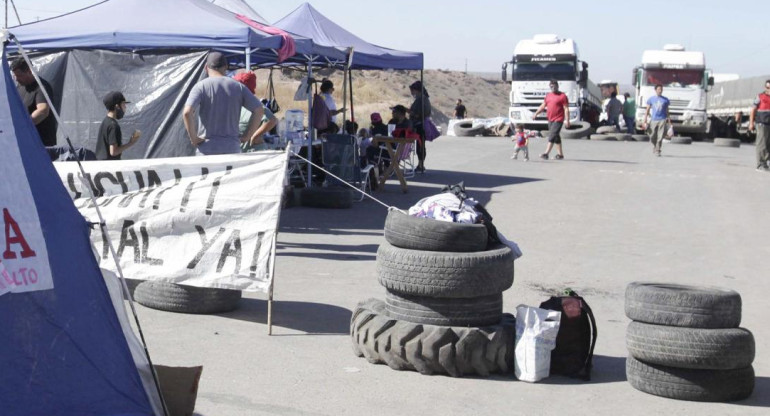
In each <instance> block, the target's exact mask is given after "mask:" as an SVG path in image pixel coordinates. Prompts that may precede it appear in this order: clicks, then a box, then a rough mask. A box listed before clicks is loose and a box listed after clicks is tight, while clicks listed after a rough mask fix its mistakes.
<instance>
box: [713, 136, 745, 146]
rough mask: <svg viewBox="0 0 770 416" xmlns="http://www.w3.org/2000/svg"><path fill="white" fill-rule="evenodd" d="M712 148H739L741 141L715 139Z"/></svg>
mask: <svg viewBox="0 0 770 416" xmlns="http://www.w3.org/2000/svg"><path fill="white" fill-rule="evenodd" d="M714 146H719V147H741V141H740V140H739V139H723V138H720V137H717V138H716V139H714Z"/></svg>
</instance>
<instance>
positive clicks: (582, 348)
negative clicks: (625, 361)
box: [540, 289, 596, 381]
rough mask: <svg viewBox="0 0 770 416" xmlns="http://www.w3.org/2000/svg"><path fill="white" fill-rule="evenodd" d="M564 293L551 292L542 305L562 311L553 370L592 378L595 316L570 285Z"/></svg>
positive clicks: (542, 307) (552, 355)
mask: <svg viewBox="0 0 770 416" xmlns="http://www.w3.org/2000/svg"><path fill="white" fill-rule="evenodd" d="M564 293H565V296H552V297H551V298H550V299H548V300H547V301H545V302H543V303H541V304H540V308H541V309H549V310H552V311H559V312H561V322H560V324H559V333H558V335H557V336H556V348H554V349H553V351H551V374H552V375H554V374H558V375H564V376H569V377H576V378H580V379H583V380H586V381H588V380H591V368H592V367H593V363H592V361H593V358H594V347H595V346H596V320H595V319H594V313H593V312H592V311H591V307H590V306H588V303H586V301H585V299H583V298H582V297H580V296H578V294H577V293H575V292H574V291H572V290H570V289H567V290H565V291H564Z"/></svg>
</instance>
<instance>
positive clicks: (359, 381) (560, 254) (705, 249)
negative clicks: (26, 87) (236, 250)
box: [138, 137, 770, 416]
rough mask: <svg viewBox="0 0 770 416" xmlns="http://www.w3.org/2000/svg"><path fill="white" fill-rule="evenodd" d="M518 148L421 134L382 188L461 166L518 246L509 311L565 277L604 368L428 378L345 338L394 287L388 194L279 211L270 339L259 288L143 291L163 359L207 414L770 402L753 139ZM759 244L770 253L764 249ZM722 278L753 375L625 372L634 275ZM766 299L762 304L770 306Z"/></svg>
mask: <svg viewBox="0 0 770 416" xmlns="http://www.w3.org/2000/svg"><path fill="white" fill-rule="evenodd" d="M532 142H533V143H531V153H532V160H531V161H529V162H524V161H522V160H510V159H509V156H510V155H511V153H512V151H513V146H512V143H511V142H510V141H509V140H508V139H502V138H483V137H478V138H455V137H441V138H440V139H439V140H437V141H435V142H433V143H430V144H429V145H428V159H427V161H426V167H427V172H426V173H425V174H424V175H419V174H418V176H417V177H416V178H414V180H412V181H410V185H409V192H408V193H407V194H402V193H401V192H400V189H399V188H398V187H397V185H396V184H395V182H389V183H388V185H386V188H385V190H383V191H380V192H377V193H376V194H375V196H376V197H377V198H380V199H381V200H382V201H383V202H385V203H386V204H388V205H394V206H398V207H400V208H408V207H409V206H410V205H412V204H413V203H415V202H416V201H417V200H419V199H420V198H422V197H425V196H428V195H432V194H435V193H438V192H439V190H440V189H441V187H442V186H443V185H446V184H454V183H457V182H460V181H464V182H465V185H466V187H467V190H468V193H469V195H470V196H472V197H474V198H476V199H477V200H479V201H480V202H482V203H484V204H485V206H486V207H487V209H488V210H489V212H490V213H491V214H492V215H493V217H494V223H495V225H496V226H497V227H498V229H499V230H501V231H502V232H503V233H504V234H505V235H506V236H507V237H508V238H510V239H512V240H514V241H516V242H517V243H518V244H519V246H520V247H521V249H522V251H523V252H524V256H523V257H522V258H521V259H519V260H517V261H516V263H515V267H516V281H515V282H514V285H513V287H512V288H511V289H509V290H508V291H506V292H505V294H504V302H505V309H506V311H508V312H512V311H514V310H515V307H516V306H517V305H519V304H528V305H534V306H537V305H538V304H539V303H540V302H541V301H543V300H545V299H547V298H548V297H549V296H550V295H551V294H555V293H557V292H559V291H561V290H562V289H564V288H566V287H570V288H573V289H574V290H576V291H577V292H578V293H580V294H581V295H583V296H584V297H585V298H586V299H587V301H588V302H589V303H590V305H591V306H592V308H593V310H594V313H595V315H596V318H597V323H598V329H599V339H598V343H597V347H596V356H595V359H594V365H595V368H594V372H593V380H592V381H591V382H581V381H576V380H572V379H567V378H562V377H552V378H549V379H546V380H544V381H543V382H541V383H537V384H530V383H525V382H520V381H517V380H516V379H515V378H514V377H513V376H512V375H510V376H496V377H491V378H487V379H483V378H459V379H458V378H451V377H446V376H423V375H420V374H418V373H415V372H399V371H394V370H391V369H390V368H388V367H387V366H385V365H372V364H369V363H368V362H367V361H366V360H365V359H363V358H358V357H356V356H355V355H354V354H353V352H352V349H351V342H350V337H349V335H348V331H349V321H350V316H351V313H352V310H353V309H354V308H355V306H356V304H357V303H358V302H359V301H361V300H364V299H367V298H370V297H377V298H384V289H383V288H382V287H380V286H379V284H378V283H377V278H376V274H375V257H376V251H377V246H378V244H380V243H381V242H382V241H384V239H383V236H382V228H383V224H384V220H385V215H386V209H385V208H384V207H382V206H380V205H379V204H377V203H375V202H372V201H365V202H362V203H357V204H355V205H354V207H353V208H352V209H348V210H319V209H310V208H300V207H295V208H290V209H286V210H284V211H283V213H282V218H281V231H280V235H279V238H278V240H279V246H278V257H277V261H276V281H275V299H276V303H275V307H274V328H273V334H274V335H273V336H268V335H267V327H266V320H267V306H266V302H265V299H266V296H265V295H264V294H246V295H245V296H246V298H245V299H243V301H242V305H241V307H240V309H238V310H237V311H234V312H231V313H227V314H221V315H208V316H197V315H184V314H173V313H168V312H161V311H156V310H151V309H147V308H144V307H141V306H138V310H139V314H140V319H141V321H142V324H143V328H144V331H145V337H146V339H147V341H148V344H149V349H150V352H151V354H152V357H153V360H154V361H155V362H156V363H160V364H166V365H180V366H185V365H203V366H204V369H203V377H202V379H201V383H200V390H199V393H198V402H197V407H196V414H197V415H205V416H220V415H227V416H240V415H268V414H270V415H410V414H421V415H460V414H463V415H470V414H473V415H475V414H480V415H503V414H505V415H550V414H557V413H565V412H568V413H569V414H573V415H582V414H585V415H589V414H590V415H618V414H623V415H649V414H677V415H679V416H683V415H753V414H756V415H759V414H767V413H768V409H767V408H768V407H770V357H769V356H768V353H767V351H768V347H770V325H768V324H767V317H768V314H769V313H770V309H768V293H770V283H768V280H770V274H768V268H767V266H766V264H767V261H768V259H770V243H769V242H768V237H770V226H768V218H769V217H770V216H769V215H768V204H769V203H770V173H760V172H756V171H754V169H753V166H754V148H753V146H745V145H744V146H742V147H741V148H740V149H734V148H720V147H715V146H713V145H712V144H710V143H695V144H693V145H691V146H686V145H672V144H667V145H664V147H663V157H660V158H657V157H654V156H653V154H652V146H651V145H650V144H649V143H638V142H622V143H619V142H595V141H594V142H591V141H584V140H580V141H565V144H564V146H565V154H566V159H565V160H562V161H555V160H550V161H541V160H539V159H538V158H537V155H538V154H539V153H540V152H541V151H542V149H543V148H544V142H543V139H534V140H533V141H532ZM763 259H764V260H763ZM636 280H644V281H659V282H675V283H683V284H702V285H713V286H722V287H727V288H731V289H734V290H737V291H738V292H739V293H741V295H742V297H743V321H742V324H741V325H742V326H743V327H745V328H748V329H750V330H751V331H752V332H753V333H754V336H755V339H756V350H757V355H756V359H755V362H754V368H755V370H756V375H757V378H756V388H755V390H754V394H753V395H752V396H751V397H750V398H749V399H748V400H745V401H742V402H738V403H733V404H710V403H693V402H685V401H675V400H670V399H663V398H659V397H655V396H651V395H648V394H645V393H641V392H639V391H637V390H635V389H633V388H632V387H631V386H630V384H628V382H627V381H626V377H625V357H626V355H627V353H626V348H625V338H624V337H625V328H626V326H627V324H628V322H629V320H628V319H627V318H626V317H625V315H624V313H623V301H624V300H623V294H624V290H625V286H626V284H628V283H629V282H631V281H636ZM763 314H764V315H763Z"/></svg>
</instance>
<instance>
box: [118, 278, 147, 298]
mask: <svg viewBox="0 0 770 416" xmlns="http://www.w3.org/2000/svg"><path fill="white" fill-rule="evenodd" d="M142 282H144V280H139V279H129V278H126V286H128V292H129V293H130V294H131V298H132V299H133V298H134V293H135V292H136V287H137V286H139V285H140V284H141V283H142ZM123 299H124V300H128V296H126V294H125V293H124V294H123Z"/></svg>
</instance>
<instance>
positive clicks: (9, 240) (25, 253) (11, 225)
mask: <svg viewBox="0 0 770 416" xmlns="http://www.w3.org/2000/svg"><path fill="white" fill-rule="evenodd" d="M3 221H4V222H5V251H4V252H3V258H4V259H15V258H16V253H14V252H13V251H11V244H21V258H23V259H24V258H27V257H33V256H35V252H34V251H33V250H32V249H31V248H30V247H29V244H27V240H25V239H24V234H22V233H21V229H20V228H19V224H18V223H16V220H14V219H13V217H11V213H10V212H8V208H3ZM11 229H13V234H14V236H13V237H11Z"/></svg>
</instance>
